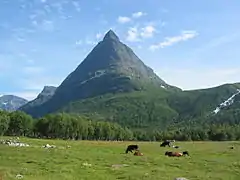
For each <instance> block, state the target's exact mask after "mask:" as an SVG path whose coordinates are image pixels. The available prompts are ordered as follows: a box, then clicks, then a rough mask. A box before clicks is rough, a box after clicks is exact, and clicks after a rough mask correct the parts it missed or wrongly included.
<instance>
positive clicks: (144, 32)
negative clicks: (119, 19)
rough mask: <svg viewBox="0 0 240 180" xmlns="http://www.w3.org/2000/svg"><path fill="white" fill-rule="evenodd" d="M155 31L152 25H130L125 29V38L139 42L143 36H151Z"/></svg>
mask: <svg viewBox="0 0 240 180" xmlns="http://www.w3.org/2000/svg"><path fill="white" fill-rule="evenodd" d="M156 31H157V30H156V28H155V27H154V26H153V25H147V26H145V27H142V28H137V27H130V28H129V29H128V31H127V37H126V40H127V41H129V42H139V41H141V40H143V39H145V38H151V37H153V36H154V33H155V32H156Z"/></svg>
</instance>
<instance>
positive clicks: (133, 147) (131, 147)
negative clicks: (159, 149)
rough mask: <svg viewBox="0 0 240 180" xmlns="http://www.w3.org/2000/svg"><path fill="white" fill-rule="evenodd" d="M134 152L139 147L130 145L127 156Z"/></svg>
mask: <svg viewBox="0 0 240 180" xmlns="http://www.w3.org/2000/svg"><path fill="white" fill-rule="evenodd" d="M133 150H138V145H129V146H128V147H127V149H126V154H127V153H128V152H129V151H130V152H131V153H133V152H132V151H133Z"/></svg>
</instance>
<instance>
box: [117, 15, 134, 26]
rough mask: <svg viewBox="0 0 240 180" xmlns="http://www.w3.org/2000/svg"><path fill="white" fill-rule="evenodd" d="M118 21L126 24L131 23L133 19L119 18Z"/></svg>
mask: <svg viewBox="0 0 240 180" xmlns="http://www.w3.org/2000/svg"><path fill="white" fill-rule="evenodd" d="M117 21H118V22H119V23H121V24H124V23H127V22H130V21H131V18H129V17H126V16H119V17H118V20H117Z"/></svg>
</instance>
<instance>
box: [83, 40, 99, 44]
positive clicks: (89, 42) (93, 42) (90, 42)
mask: <svg viewBox="0 0 240 180" xmlns="http://www.w3.org/2000/svg"><path fill="white" fill-rule="evenodd" d="M85 42H86V44H88V45H96V44H97V42H96V41H91V40H88V39H87V40H86V41H85Z"/></svg>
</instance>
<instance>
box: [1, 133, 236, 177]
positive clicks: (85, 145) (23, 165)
mask: <svg viewBox="0 0 240 180" xmlns="http://www.w3.org/2000/svg"><path fill="white" fill-rule="evenodd" d="M5 138H6V137H5ZM20 141H21V142H24V143H28V144H29V145H30V147H9V146H6V145H0V180H11V179H17V178H16V175H17V174H21V175H23V179H24V180H57V179H62V180H75V179H76V180H92V179H95V180H115V179H128V180H139V179H149V180H172V179H174V178H176V177H186V178H188V179H190V180H200V179H201V180H203V179H204V180H205V179H211V180H239V179H240V142H175V144H176V145H179V146H180V147H181V148H180V149H178V150H176V149H174V148H162V147H161V148H160V146H159V145H160V143H159V142H104V141H63V140H42V139H28V138H20ZM47 143H48V144H50V145H56V146H57V147H56V148H54V149H44V148H42V147H41V146H43V145H46V144H47ZM129 144H138V145H139V147H140V150H141V152H142V153H143V154H144V156H133V154H131V153H130V154H124V151H125V148H126V146H127V145H129ZM68 145H70V146H71V148H68V147H67V146H68ZM230 146H234V147H235V148H234V149H230V148H229V147H230ZM167 150H172V151H184V150H188V151H189V153H190V155H191V157H179V158H175V157H166V156H165V155H164V153H165V151H167ZM85 162H86V163H89V164H91V166H90V167H88V166H84V165H83V163H85ZM115 164H127V165H128V166H122V167H119V168H116V167H112V165H115ZM1 177H2V179H1Z"/></svg>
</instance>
